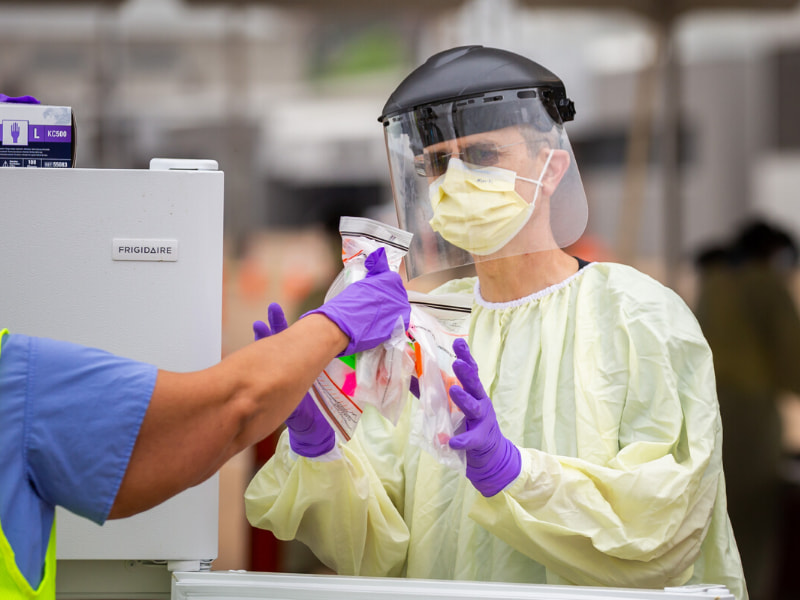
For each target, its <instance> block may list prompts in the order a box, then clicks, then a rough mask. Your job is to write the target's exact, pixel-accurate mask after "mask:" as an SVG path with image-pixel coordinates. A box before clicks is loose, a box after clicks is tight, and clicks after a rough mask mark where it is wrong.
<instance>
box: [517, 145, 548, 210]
mask: <svg viewBox="0 0 800 600" xmlns="http://www.w3.org/2000/svg"><path fill="white" fill-rule="evenodd" d="M551 158H553V149H552V148H551V149H550V154H548V155H547V160H546V161H544V166H543V167H542V172H541V174H540V175H539V179H530V178H528V177H520V176H519V175H517V179H519V180H521V181H527V182H528V183H535V184H536V192H534V194H533V200H532V201H531V211H533V209H534V208H536V200H537V199H538V198H539V191H540V190H541V189H542V185H543V184H544V176H545V173H547V168H548V167H549V166H550V159H551Z"/></svg>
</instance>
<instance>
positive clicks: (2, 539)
mask: <svg viewBox="0 0 800 600" xmlns="http://www.w3.org/2000/svg"><path fill="white" fill-rule="evenodd" d="M7 333H8V329H3V330H2V331H0V350H2V342H3V336H4V335H6V334H7ZM0 598H2V600H55V598H56V523H55V520H53V528H52V530H51V531H50V541H49V542H48V544H47V554H46V556H45V560H44V577H42V581H41V582H40V583H39V587H38V588H37V589H35V590H34V589H33V588H32V587H31V586H30V584H29V583H28V581H27V580H26V579H25V577H23V575H22V573H20V571H19V568H18V567H17V562H16V560H15V559H14V550H12V549H11V544H9V543H8V540H7V539H6V535H5V533H4V532H3V524H2V523H0Z"/></svg>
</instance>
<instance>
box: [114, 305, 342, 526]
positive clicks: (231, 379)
mask: <svg viewBox="0 0 800 600" xmlns="http://www.w3.org/2000/svg"><path fill="white" fill-rule="evenodd" d="M309 340H313V341H314V342H313V343H307V342H308V341H309ZM348 341H349V340H348V338H347V336H346V335H345V334H344V333H343V332H342V331H341V330H340V329H339V328H338V327H337V326H336V325H335V324H334V323H333V322H332V321H330V320H328V319H327V318H326V317H324V316H322V315H309V316H308V317H306V318H304V319H301V320H300V321H298V322H297V323H295V324H294V325H292V326H291V327H289V328H288V329H287V330H286V331H284V332H282V333H280V334H276V335H274V336H271V337H269V338H265V339H262V340H260V341H258V342H256V343H253V344H250V345H249V346H246V347H245V348H243V349H241V350H239V351H237V352H235V353H233V354H231V355H230V356H228V357H226V358H225V359H224V360H222V361H221V362H220V363H219V364H217V365H215V366H213V367H210V368H208V369H205V370H202V371H197V372H192V373H174V372H170V371H159V373H158V378H157V379H156V385H155V389H154V391H153V395H152V398H151V401H150V406H149V408H148V410H147V413H146V414H145V417H144V421H143V422H142V427H141V430H140V432H139V436H138V438H137V440H136V445H135V446H134V449H133V453H132V454H131V460H130V463H129V465H128V469H127V471H126V473H125V477H124V478H123V480H122V484H121V486H120V490H119V493H118V494H117V498H116V500H115V502H114V506H113V507H112V509H111V513H110V515H109V518H120V517H126V516H130V515H133V514H136V513H138V512H141V511H143V510H147V509H148V508H151V507H153V506H155V505H157V504H159V503H161V502H163V501H165V500H167V499H168V498H170V497H172V496H173V495H175V494H177V493H179V492H181V491H183V490H184V489H186V488H189V487H192V486H194V485H197V484H199V483H201V482H203V481H205V480H206V479H207V478H209V477H210V476H211V475H213V474H214V473H215V472H216V471H217V470H218V469H219V468H220V467H221V466H222V465H223V464H224V463H225V462H226V461H227V460H228V459H230V458H231V457H233V456H234V455H235V454H237V453H238V452H240V451H242V450H244V449H245V448H247V447H248V446H250V445H251V444H254V443H255V442H257V441H259V440H260V439H262V438H264V437H266V436H267V435H269V434H270V433H271V432H272V431H274V430H275V429H276V428H277V427H278V426H279V425H280V424H281V423H282V422H283V421H284V420H285V419H286V417H288V416H289V414H290V413H291V412H292V410H293V409H294V407H295V405H296V404H297V402H298V401H299V400H300V399H301V398H302V397H303V394H304V393H305V392H306V391H307V390H308V388H309V387H310V386H311V383H312V382H313V380H314V378H315V377H316V375H317V374H318V373H319V372H320V371H322V369H323V368H324V367H325V365H326V364H328V362H330V361H331V360H332V359H333V358H334V357H335V356H336V355H337V354H338V353H339V352H341V351H342V350H344V348H345V347H346V346H347V344H348Z"/></svg>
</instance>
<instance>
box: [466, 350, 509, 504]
mask: <svg viewBox="0 0 800 600" xmlns="http://www.w3.org/2000/svg"><path fill="white" fill-rule="evenodd" d="M453 350H455V353H456V357H457V358H456V360H455V362H453V372H454V373H455V374H456V377H458V380H459V381H460V382H461V385H462V386H463V388H462V387H459V386H457V385H453V386H451V387H450V398H451V399H452V400H453V402H455V404H456V406H458V407H459V408H460V409H461V411H462V412H463V413H464V416H465V417H466V419H465V422H466V426H467V430H466V431H465V432H464V433H460V434H458V435H455V436H453V437H452V438H450V447H451V448H454V449H456V450H462V449H465V450H466V451H467V478H468V479H469V480H470V481H471V482H472V485H474V486H475V489H477V490H478V491H479V492H480V493H481V494H483V495H484V496H486V497H487V498H488V497H489V496H494V495H495V494H496V493H498V492H499V491H501V490H502V489H503V488H505V487H506V486H507V485H508V484H509V483H511V482H512V481H514V479H516V478H517V475H519V472H520V469H521V468H522V458H521V457H520V453H519V449H518V448H517V447H516V446H515V445H514V444H512V443H511V442H510V441H509V440H508V438H506V437H505V436H504V435H503V434H502V433H501V431H500V427H499V425H498V424H497V415H495V412H494V406H492V401H491V400H490V399H489V396H487V395H486V391H485V390H484V389H483V385H482V384H481V380H480V379H479V378H478V365H477V364H476V363H475V359H473V358H472V355H471V354H470V352H469V346H468V345H467V342H466V341H465V340H463V339H461V338H459V339H457V340H456V341H455V342H454V343H453Z"/></svg>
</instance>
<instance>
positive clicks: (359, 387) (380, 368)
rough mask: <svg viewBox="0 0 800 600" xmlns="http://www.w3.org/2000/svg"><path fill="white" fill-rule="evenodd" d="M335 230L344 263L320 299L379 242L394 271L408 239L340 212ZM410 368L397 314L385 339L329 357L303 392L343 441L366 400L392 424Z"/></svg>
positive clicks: (359, 274) (354, 277)
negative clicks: (323, 367)
mask: <svg viewBox="0 0 800 600" xmlns="http://www.w3.org/2000/svg"><path fill="white" fill-rule="evenodd" d="M339 232H340V233H341V236H342V262H343V264H344V268H343V269H342V271H340V272H339V275H338V276H337V277H336V279H335V280H334V281H333V283H332V284H331V286H330V288H329V289H328V292H327V293H326V295H325V301H326V302H327V301H328V300H330V299H331V298H333V297H334V296H336V295H337V294H338V293H339V292H341V291H342V290H343V289H344V288H345V287H347V286H348V285H349V284H351V283H353V282H355V281H359V280H361V279H363V278H364V277H365V276H366V273H367V271H366V267H365V266H364V261H365V260H366V257H367V256H368V255H369V254H370V253H371V252H373V251H374V250H377V249H378V248H380V247H383V248H384V249H385V251H386V258H387V262H388V263H389V268H390V269H391V270H393V271H395V272H397V271H398V270H399V268H400V263H401V262H402V260H403V257H404V256H405V255H406V253H407V252H408V247H409V245H410V243H411V238H412V234H410V233H408V232H407V231H403V230H402V229H398V228H396V227H392V226H390V225H386V224H384V223H381V222H379V221H373V220H372V219H365V218H361V217H342V218H341V219H340V221H339ZM413 369H414V363H413V357H412V355H411V353H410V352H409V350H408V338H407V337H406V332H405V326H404V324H403V321H402V319H398V321H397V325H396V327H395V330H394V332H393V334H392V336H391V338H390V339H389V340H387V341H386V342H384V343H383V344H382V345H381V346H378V347H377V348H373V349H371V350H367V351H365V352H359V353H357V354H353V355H351V356H342V357H339V358H336V359H334V360H333V361H331V362H330V363H329V364H328V366H327V367H325V369H324V370H323V371H322V373H320V375H319V376H318V377H317V379H316V381H315V382H314V384H313V385H312V387H311V389H310V390H309V393H310V394H311V397H312V398H313V399H314V401H315V402H316V403H317V405H318V406H319V408H320V410H321V411H322V414H323V415H325V418H326V419H327V420H328V422H329V423H330V424H331V426H332V427H333V430H334V431H335V432H336V435H337V436H338V437H340V438H343V439H344V440H345V441H346V440H349V439H350V438H351V437H352V435H353V432H354V431H355V428H356V426H357V425H358V421H359V419H360V418H361V414H362V412H363V410H364V406H365V404H372V405H373V406H375V408H377V409H378V411H379V412H380V413H381V414H382V415H383V416H384V417H386V418H387V419H389V420H390V421H391V422H392V423H393V424H396V423H397V418H398V417H399V415H400V413H401V412H402V409H403V405H404V404H405V402H406V400H407V399H408V387H409V383H410V381H411V374H412V371H413Z"/></svg>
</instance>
